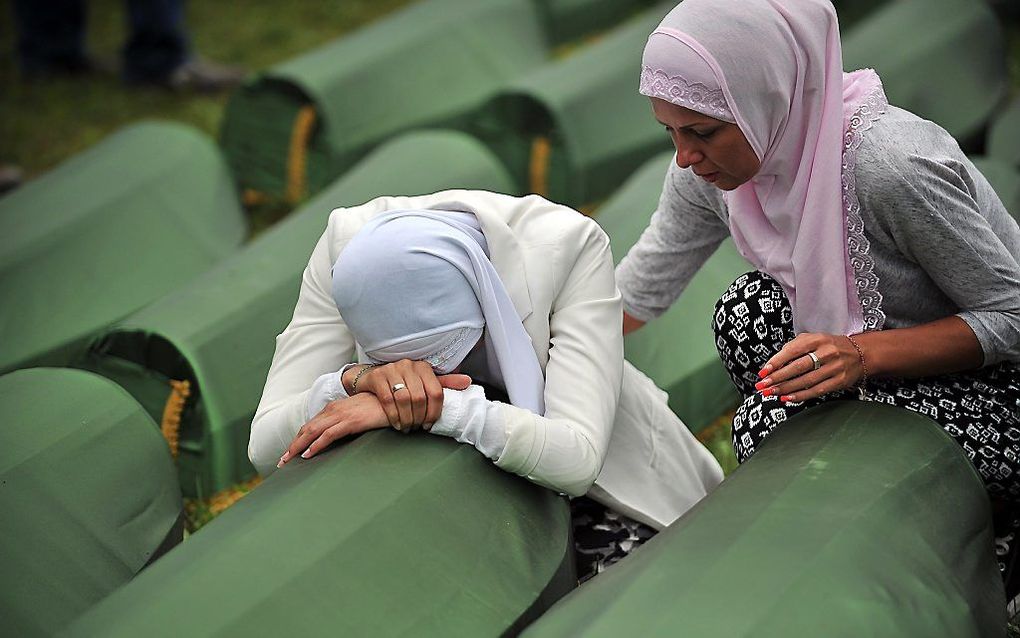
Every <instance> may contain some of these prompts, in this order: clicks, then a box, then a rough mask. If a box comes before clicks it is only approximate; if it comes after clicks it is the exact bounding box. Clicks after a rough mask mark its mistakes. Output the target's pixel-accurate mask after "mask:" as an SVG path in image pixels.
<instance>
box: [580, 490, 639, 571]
mask: <svg viewBox="0 0 1020 638" xmlns="http://www.w3.org/2000/svg"><path fill="white" fill-rule="evenodd" d="M570 522H571V526H572V527H573V531H574V556H575V558H576V562H577V581H578V583H583V582H584V581H586V580H588V579H590V578H592V577H593V576H596V575H598V574H600V573H602V572H603V571H605V570H606V569H607V568H608V567H609V566H610V565H612V564H613V563H616V562H618V561H620V560H621V559H623V558H625V557H626V556H627V555H628V554H630V553H631V552H632V551H634V550H635V549H637V548H638V547H640V546H641V545H643V544H644V543H645V541H647V540H648V539H650V538H651V537H652V536H655V530H654V529H652V528H651V527H649V526H647V525H645V524H644V523H639V522H637V521H635V520H632V519H630V518H627V517H626V516H624V515H622V514H617V513H616V512H614V511H612V510H611V509H609V508H607V507H606V506H605V505H602V504H601V503H597V502H595V501H593V500H591V499H590V498H588V497H587V496H580V497H578V498H573V499H570Z"/></svg>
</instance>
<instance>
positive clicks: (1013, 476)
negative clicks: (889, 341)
mask: <svg viewBox="0 0 1020 638" xmlns="http://www.w3.org/2000/svg"><path fill="white" fill-rule="evenodd" d="M868 399H869V400H872V401H878V402H881V403H888V404H890V405H896V406H899V407H901V408H906V409H908V410H910V411H912V412H917V413H918V414H923V415H925V416H927V417H929V418H930V419H932V420H933V421H935V422H936V423H938V424H939V425H941V426H942V429H943V430H945V431H946V433H947V434H949V436H951V437H953V439H955V440H956V442H957V443H959V444H960V447H962V448H963V451H964V453H965V454H966V455H967V458H968V459H970V462H971V463H972V464H973V465H974V467H975V469H977V471H978V474H980V475H981V478H982V479H983V480H984V482H985V485H986V486H987V487H988V493H989V494H990V495H991V496H992V497H994V498H997V499H1000V500H1004V501H1010V502H1013V503H1017V504H1020V366H1018V365H1017V364H1015V363H1004V364H999V365H996V366H990V367H987V368H981V369H980V370H974V371H971V372H964V373H960V374H947V375H942V376H937V377H923V378H920V379H875V380H873V381H871V382H869V383H868Z"/></svg>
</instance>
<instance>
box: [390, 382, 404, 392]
mask: <svg viewBox="0 0 1020 638" xmlns="http://www.w3.org/2000/svg"><path fill="white" fill-rule="evenodd" d="M406 389H407V386H406V385H404V384H403V383H394V384H393V387H392V388H390V392H393V393H394V394H395V393H396V392H397V390H406Z"/></svg>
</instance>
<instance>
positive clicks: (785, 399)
mask: <svg viewBox="0 0 1020 638" xmlns="http://www.w3.org/2000/svg"><path fill="white" fill-rule="evenodd" d="M792 397H793V395H791V394H784V395H783V396H781V397H779V400H780V401H782V402H783V403H787V402H789V401H791V400H792Z"/></svg>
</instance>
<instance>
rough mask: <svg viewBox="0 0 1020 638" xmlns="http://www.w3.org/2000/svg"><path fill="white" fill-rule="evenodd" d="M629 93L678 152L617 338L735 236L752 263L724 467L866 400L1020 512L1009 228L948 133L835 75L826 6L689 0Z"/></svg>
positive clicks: (730, 315) (665, 28)
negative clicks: (932, 432) (941, 440)
mask: <svg viewBox="0 0 1020 638" xmlns="http://www.w3.org/2000/svg"><path fill="white" fill-rule="evenodd" d="M946 90H947V91H951V90H953V89H952V87H946ZM640 91H641V93H642V94H643V95H646V96H648V97H649V98H650V100H651V105H652V110H653V112H654V115H655V117H656V119H657V120H658V121H659V122H660V123H661V124H662V125H663V126H664V127H665V129H666V131H667V132H668V134H669V135H670V137H671V138H672V140H673V143H674V145H675V146H676V149H677V153H676V161H675V164H673V165H671V166H670V169H669V172H668V174H667V176H666V181H665V184H664V187H663V193H662V197H661V199H660V203H659V206H658V209H657V210H656V212H655V214H654V216H653V217H652V221H651V224H650V226H649V227H648V229H647V230H646V231H645V232H644V234H643V235H642V237H641V239H640V240H639V241H638V243H637V244H636V245H635V246H634V247H633V248H632V249H631V251H630V252H629V253H628V255H627V256H626V258H624V260H623V261H622V262H621V263H620V265H619V267H618V269H617V280H618V284H619V287H620V289H621V292H622V294H623V302H624V309H625V317H624V330H625V331H629V330H633V329H636V328H638V327H640V326H641V325H642V324H643V323H645V322H647V321H650V320H652V319H654V318H655V317H657V316H658V315H659V314H661V313H662V312H664V311H665V310H666V309H667V308H668V307H669V305H670V304H671V303H673V301H674V300H675V299H676V298H677V296H679V295H680V294H682V292H683V290H684V288H685V286H686V285H687V283H688V281H689V280H690V279H691V277H692V276H693V275H694V273H695V272H696V271H697V269H698V268H699V267H700V266H701V265H702V264H703V263H704V262H705V260H706V259H708V257H709V256H710V255H711V254H712V252H713V251H714V250H715V249H716V247H717V246H718V245H719V244H720V242H722V241H723V240H724V239H725V238H726V237H728V236H730V237H732V238H733V241H734V242H735V244H736V246H737V248H738V249H739V250H740V252H741V254H742V255H743V256H744V257H745V258H746V259H747V260H748V261H749V262H750V263H751V264H752V265H753V266H754V267H755V268H756V271H754V272H750V273H748V274H745V275H743V276H741V277H740V278H739V279H737V281H736V282H734V283H733V285H731V286H730V287H729V289H728V290H726V292H725V293H724V294H723V296H722V298H721V299H720V300H719V302H718V304H717V306H716V313H715V317H714V328H715V331H716V343H717V346H718V348H719V353H720V356H721V357H722V359H723V361H724V363H725V364H726V366H727V369H728V370H729V372H730V375H731V377H732V379H733V381H734V383H735V384H736V385H737V387H738V388H739V389H740V390H741V392H742V393H743V394H744V396H745V400H744V402H743V404H742V405H741V406H740V407H739V409H738V410H737V413H736V416H735V418H734V422H733V444H734V448H735V450H736V453H737V456H738V459H739V460H740V461H741V462H743V461H746V460H747V459H748V458H750V457H751V455H752V454H754V451H755V450H756V449H757V448H758V446H759V445H761V444H762V443H763V442H764V441H765V440H766V438H767V437H768V435H769V433H770V432H771V431H772V430H773V429H775V428H776V427H777V426H779V424H781V423H782V421H784V420H785V419H786V418H788V417H789V416H790V415H792V414H794V413H796V412H798V411H800V410H803V409H805V408H806V407H810V406H812V405H816V404H817V403H819V402H820V401H823V400H828V399H832V398H844V399H845V398H860V399H862V400H870V401H881V402H885V403H890V404H894V405H898V406H902V407H904V408H906V409H909V410H913V411H916V412H920V413H922V414H925V415H927V416H929V417H931V418H932V419H934V420H935V421H936V422H938V423H939V424H940V425H941V426H942V427H943V428H944V429H945V431H946V432H947V433H949V434H950V435H951V436H952V437H953V438H954V439H955V440H956V441H957V442H959V443H960V445H961V447H962V449H963V451H964V452H965V453H966V455H967V456H968V458H969V459H970V460H971V461H972V462H973V464H974V465H975V467H976V469H977V470H978V472H979V473H980V474H981V476H982V477H983V479H984V480H985V482H986V484H987V487H988V490H989V493H990V495H991V497H992V498H993V500H995V501H996V502H997V503H999V504H1000V506H1001V505H1006V504H1009V505H1013V504H1016V503H1018V502H1020V367H1018V361H1020V229H1018V227H1017V223H1016V221H1014V219H1013V218H1012V217H1010V215H1009V213H1008V212H1007V211H1006V209H1005V208H1004V207H1003V204H1002V202H1001V201H1000V200H999V198H998V197H997V195H996V194H995V192H994V190H993V189H992V188H991V186H989V184H988V182H987V180H986V179H985V178H984V176H982V175H981V173H980V172H979V171H978V170H977V169H976V168H975V167H974V165H973V164H972V163H971V162H970V161H969V160H968V159H967V157H966V156H965V155H964V154H963V153H962V152H961V150H960V148H959V146H958V145H957V143H956V142H955V141H954V140H953V139H952V137H951V136H950V135H949V134H948V133H946V132H945V131H944V130H943V129H941V128H940V127H939V126H937V125H936V124H934V123H932V122H929V121H926V120H923V119H921V118H919V117H917V116H915V115H913V114H911V113H909V112H907V111H904V110H902V109H899V108H896V107H894V106H891V105H889V104H888V103H887V102H886V98H885V94H884V92H883V90H882V84H881V81H880V79H879V77H878V75H877V74H876V73H875V72H874V71H872V70H863V71H855V72H853V73H844V72H843V65H842V56H841V50H840V40H839V29H838V25H837V21H836V15H835V13H834V10H833V7H832V5H831V3H830V2H829V1H828V0H686V1H685V2H683V3H682V4H680V5H679V6H677V7H676V8H675V9H674V10H673V11H672V12H670V13H669V15H667V16H666V18H665V19H664V20H663V21H662V23H661V24H660V25H659V27H658V28H657V29H656V30H655V31H654V32H653V33H652V34H651V36H649V38H648V43H647V45H646V47H645V51H644V56H643V61H642V69H641V81H640ZM1014 213H1020V211H1014ZM1015 509H1016V508H1012V507H999V510H1000V511H1004V512H1008V511H1011V510H1015ZM1009 518H1015V517H1012V516H1011V517H1009ZM999 525H1000V529H1003V527H1002V526H1003V525H1005V526H1007V527H1006V529H1007V530H1008V529H1017V528H1018V527H1020V525H1018V524H1017V523H1016V521H1012V520H1005V521H1002V522H1000V523H999ZM1003 531H1006V530H1003ZM1013 554H1015V552H1008V553H1007V552H1003V555H1002V556H1001V560H1000V565H1001V567H1002V569H1003V572H1004V575H1005V576H1008V575H1009V573H1008V572H1010V571H1012V555H1013ZM1018 571H1020V570H1018ZM1008 593H1010V594H1014V593H1015V592H1008Z"/></svg>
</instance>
